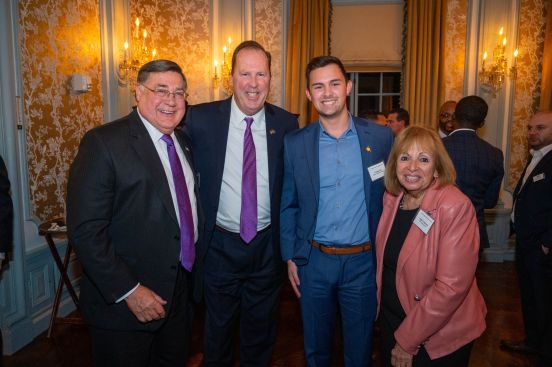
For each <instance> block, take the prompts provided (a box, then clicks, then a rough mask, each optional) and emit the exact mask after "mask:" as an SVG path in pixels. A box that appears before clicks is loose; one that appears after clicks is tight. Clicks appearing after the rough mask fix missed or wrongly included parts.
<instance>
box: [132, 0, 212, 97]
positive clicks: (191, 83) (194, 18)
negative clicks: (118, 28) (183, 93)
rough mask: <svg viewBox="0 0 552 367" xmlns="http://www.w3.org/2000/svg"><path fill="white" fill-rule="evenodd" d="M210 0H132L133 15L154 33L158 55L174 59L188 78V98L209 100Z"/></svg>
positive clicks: (154, 45) (143, 26)
mask: <svg viewBox="0 0 552 367" xmlns="http://www.w3.org/2000/svg"><path fill="white" fill-rule="evenodd" d="M209 3H210V1H209V0H186V1H181V0H131V1H130V19H131V20H132V22H134V19H136V17H139V18H140V22H141V24H140V28H141V29H143V28H145V29H146V30H147V31H148V34H149V35H151V40H152V42H153V46H152V47H155V48H156V49H157V58H161V59H169V60H173V61H175V62H176V63H178V65H180V67H181V68H182V71H184V75H186V78H187V80H188V93H189V94H190V96H189V97H188V101H189V102H190V103H192V104H196V103H201V102H208V101H209V100H210V87H211V78H210V69H209V66H210V65H212V62H211V59H210V54H209V53H210V44H211V40H210V32H209V10H210V9H209Z"/></svg>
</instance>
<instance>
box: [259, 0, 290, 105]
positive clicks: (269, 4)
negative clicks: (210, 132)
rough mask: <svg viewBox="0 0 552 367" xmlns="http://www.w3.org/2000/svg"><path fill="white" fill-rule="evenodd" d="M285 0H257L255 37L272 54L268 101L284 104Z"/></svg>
mask: <svg viewBox="0 0 552 367" xmlns="http://www.w3.org/2000/svg"><path fill="white" fill-rule="evenodd" d="M283 22H284V18H283V1H281V0H257V1H255V38H256V41H257V42H259V43H260V44H261V45H263V47H264V48H265V49H266V50H267V51H269V52H270V53H271V55H272V66H271V68H272V81H271V87H270V94H269V96H268V101H269V102H271V103H274V104H276V105H278V106H283V105H284V101H283V99H282V88H283V85H282V82H283V75H282V73H283V67H282V53H283V50H282V44H283V32H284V29H283Z"/></svg>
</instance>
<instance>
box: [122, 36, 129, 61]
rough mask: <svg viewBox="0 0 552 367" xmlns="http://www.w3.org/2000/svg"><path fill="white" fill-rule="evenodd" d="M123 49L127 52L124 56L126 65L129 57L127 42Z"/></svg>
mask: <svg viewBox="0 0 552 367" xmlns="http://www.w3.org/2000/svg"><path fill="white" fill-rule="evenodd" d="M123 47H124V49H125V51H124V55H125V56H124V62H125V63H126V61H127V57H128V55H127V54H128V41H125V44H124V45H123Z"/></svg>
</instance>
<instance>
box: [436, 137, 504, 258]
mask: <svg viewBox="0 0 552 367" xmlns="http://www.w3.org/2000/svg"><path fill="white" fill-rule="evenodd" d="M443 144H444V145H445V148H446V149H447V152H448V154H449V156H450V158H451V159H452V163H454V168H456V185H458V187H459V188H460V190H461V191H462V192H463V193H464V194H465V195H466V196H467V197H469V198H470V200H471V202H472V204H473V206H474V207H475V213H476V215H477V224H478V225H479V239H480V248H487V247H489V236H488V235H487V227H486V225H485V210H484V209H490V208H494V207H495V206H496V203H497V202H498V197H499V193H500V185H501V183H502V178H503V177H504V156H503V154H502V151H501V150H500V149H498V148H496V147H494V146H492V145H491V144H489V143H488V142H486V141H485V140H483V139H481V138H480V137H479V136H477V134H476V133H475V131H469V130H460V131H454V132H452V133H451V134H450V135H448V136H447V137H445V138H443Z"/></svg>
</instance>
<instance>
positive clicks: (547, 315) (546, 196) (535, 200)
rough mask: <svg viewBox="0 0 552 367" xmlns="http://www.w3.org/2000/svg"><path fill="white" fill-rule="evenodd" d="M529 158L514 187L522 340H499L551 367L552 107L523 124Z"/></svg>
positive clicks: (514, 219)
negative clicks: (523, 334)
mask: <svg viewBox="0 0 552 367" xmlns="http://www.w3.org/2000/svg"><path fill="white" fill-rule="evenodd" d="M527 139H528V142H529V147H530V148H531V155H532V159H531V160H530V161H529V162H528V164H527V166H526V167H525V170H524V172H523V174H522V175H521V178H520V180H519V182H518V184H517V186H516V189H515V190H514V212H513V216H512V219H513V225H514V230H515V232H516V265H517V269H518V277H519V288H520V295H521V306H522V312H523V324H524V327H525V339H523V340H521V341H502V343H501V344H502V347H504V348H505V349H507V350H510V351H516V352H525V353H538V354H539V366H542V367H544V366H552V313H551V312H550V311H551V310H552V253H551V251H550V249H551V248H552V225H551V223H552V111H542V112H538V113H536V114H535V115H534V116H533V117H532V118H531V120H530V121H529V123H528V125H527Z"/></svg>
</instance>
